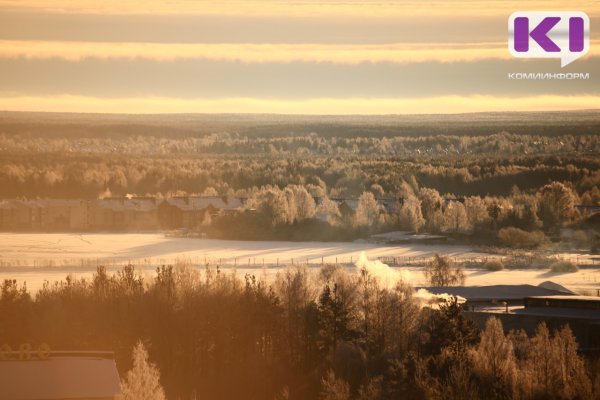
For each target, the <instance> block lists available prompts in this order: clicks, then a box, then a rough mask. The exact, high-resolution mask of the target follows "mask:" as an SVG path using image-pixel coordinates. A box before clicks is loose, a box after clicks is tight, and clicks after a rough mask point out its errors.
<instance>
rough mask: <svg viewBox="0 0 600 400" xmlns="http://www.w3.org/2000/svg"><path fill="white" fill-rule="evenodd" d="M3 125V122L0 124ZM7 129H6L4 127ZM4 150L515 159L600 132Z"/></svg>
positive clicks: (590, 144) (225, 136) (11, 141)
mask: <svg viewBox="0 0 600 400" xmlns="http://www.w3.org/2000/svg"><path fill="white" fill-rule="evenodd" d="M0 129H1V125H0ZM0 132H1V131H0ZM0 149H2V150H3V151H7V152H10V153H14V152H29V153H31V152H48V153H73V152H76V153H94V154H115V153H117V154H131V155H135V156H156V155H159V156H164V155H169V154H183V155H216V154H227V155H236V154H248V155H267V156H307V155H311V156H324V155H326V156H355V155H378V156H395V157H403V158H405V157H414V156H436V157H458V156H460V157H472V156H474V155H483V154H492V155H495V156H504V157H515V156H522V155H528V154H529V155H539V154H543V155H550V154H560V155H562V154H573V153H581V154H589V155H592V154H596V153H598V152H599V151H600V144H599V142H598V140H597V137H596V136H595V135H591V134H587V135H574V134H564V135H558V136H545V135H539V134H529V135H527V134H526V135H517V134H513V133H508V132H501V133H494V134H486V135H480V136H461V135H452V134H437V135H431V134H430V133H429V134H424V135H421V136H404V135H397V134H394V133H388V134H386V135H383V136H377V135H375V136H374V135H373V134H372V132H370V131H368V130H367V131H365V132H363V134H362V135H358V136H349V137H348V136H343V135H342V136H333V137H327V136H323V135H321V134H319V133H316V132H311V133H293V131H291V133H284V132H280V133H279V135H268V136H261V135H258V136H247V135H244V134H239V133H230V132H220V133H211V134H205V135H201V136H199V137H196V136H184V137H177V136H175V137H173V136H171V135H169V134H168V132H165V133H163V134H156V132H155V133H154V134H151V135H148V134H140V135H137V136H132V135H127V134H124V135H122V136H118V135H115V136H106V135H100V136H91V137H89V136H88V135H81V136H75V137H61V136H56V135H43V134H41V135H33V136H32V135H27V134H26V135H23V136H21V135H19V136H16V135H8V134H4V133H0Z"/></svg>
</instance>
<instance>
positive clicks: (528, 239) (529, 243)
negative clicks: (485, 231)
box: [498, 226, 546, 249]
mask: <svg viewBox="0 0 600 400" xmlns="http://www.w3.org/2000/svg"><path fill="white" fill-rule="evenodd" d="M498 239H500V242H502V244H504V245H505V246H508V247H513V248H528V249H531V248H535V247H538V246H540V245H541V244H542V243H544V242H545V241H546V236H545V235H544V233H543V232H541V231H534V232H527V231H524V230H522V229H519V228H515V227H512V226H510V227H507V228H502V229H500V231H499V232H498Z"/></svg>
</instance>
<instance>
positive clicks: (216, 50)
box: [0, 40, 600, 64]
mask: <svg viewBox="0 0 600 400" xmlns="http://www.w3.org/2000/svg"><path fill="white" fill-rule="evenodd" d="M599 45H600V41H593V43H592V46H591V49H592V50H591V51H590V53H589V54H590V55H591V56H598V55H599V53H600V50H596V49H600V46H599ZM590 55H588V57H589V56H590ZM0 57H3V58H25V59H63V60H67V61H82V60H85V59H92V58H93V59H146V60H152V61H161V62H171V61H176V60H190V59H203V60H211V61H229V62H243V63H292V62H307V63H308V62H311V63H335V64H360V63H366V62H371V63H379V62H389V63H397V64H408V63H419V62H442V63H449V62H475V61H480V60H486V59H510V58H511V56H510V54H509V52H508V51H507V49H506V44H505V43H451V44H448V43H428V44H418V43H395V44H356V45H352V44H256V43H247V44H238V43H218V44H213V43H193V44H189V43H168V44H167V43H136V42H126V43H115V42H104V43H102V42H68V41H12V40H2V41H0Z"/></svg>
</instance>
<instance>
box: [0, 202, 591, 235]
mask: <svg viewBox="0 0 600 400" xmlns="http://www.w3.org/2000/svg"><path fill="white" fill-rule="evenodd" d="M322 200H323V199H322V198H318V197H317V198H314V201H315V204H316V205H319V204H320V203H321V202H322ZM330 200H331V201H333V202H334V203H335V204H336V205H337V207H338V210H339V212H340V213H341V214H344V213H352V212H354V211H355V210H356V208H357V206H358V199H356V198H335V199H330ZM457 201H460V199H457ZM377 202H378V204H379V206H380V207H381V208H382V209H383V210H385V211H386V212H387V213H392V212H394V211H395V210H396V207H398V205H402V199H393V198H383V199H377ZM598 209H599V211H600V207H598ZM253 211H255V209H254V208H252V206H251V205H250V204H249V202H248V198H242V197H219V196H178V197H167V198H158V197H149V196H148V197H134V196H122V197H108V198H102V199H94V200H83V199H79V200H75V199H32V200H21V199H7V200H1V201H0V229H1V230H27V231H89V230H92V231H93V230H103V231H125V230H134V231H136V230H138V231H140V230H141V231H144V230H161V229H192V228H195V227H197V226H199V225H200V224H201V223H202V221H204V220H205V219H206V217H207V215H208V216H217V215H223V214H233V213H236V212H253ZM315 218H316V219H319V220H323V221H327V218H328V214H327V213H324V212H317V213H316V214H315Z"/></svg>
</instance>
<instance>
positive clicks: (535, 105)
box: [0, 95, 600, 115]
mask: <svg viewBox="0 0 600 400" xmlns="http://www.w3.org/2000/svg"><path fill="white" fill-rule="evenodd" d="M596 104H600V96H598V95H581V96H554V95H547V96H528V97H495V96H481V95H476V96H440V97H426V98H315V99H307V100H283V99H264V98H247V97H244V98H195V99H181V98H169V97H133V98H95V97H83V96H70V95H63V96H48V97H41V96H39V97H38V96H5V97H0V110H6V111H54V112H91V113H94V112H106V113H132V114H150V113H275V114H312V115H321V114H337V115H349V114H364V115H377V114H431V113H449V114H452V113H465V112H486V111H561V110H584V109H589V108H591V107H593V106H594V105H596Z"/></svg>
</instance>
